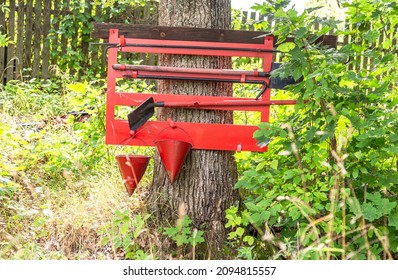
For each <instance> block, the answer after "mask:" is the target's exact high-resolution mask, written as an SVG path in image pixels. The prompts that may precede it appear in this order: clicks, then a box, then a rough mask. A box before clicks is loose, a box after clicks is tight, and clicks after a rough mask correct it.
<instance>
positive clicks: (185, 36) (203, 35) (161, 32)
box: [91, 23, 337, 47]
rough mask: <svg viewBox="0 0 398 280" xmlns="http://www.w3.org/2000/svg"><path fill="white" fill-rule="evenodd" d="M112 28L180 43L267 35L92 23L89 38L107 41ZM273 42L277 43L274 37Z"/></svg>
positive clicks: (327, 40) (330, 42) (328, 39)
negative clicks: (179, 41)
mask: <svg viewBox="0 0 398 280" xmlns="http://www.w3.org/2000/svg"><path fill="white" fill-rule="evenodd" d="M112 28H115V29H119V34H120V35H124V36H125V37H135V38H141V39H163V40H182V41H208V42H230V43H249V44H263V43H264V39H263V37H264V36H265V35H267V33H266V32H261V31H242V30H225V29H206V28H187V27H168V26H152V25H134V24H115V23H94V31H93V32H92V33H91V37H93V38H102V39H107V38H108V35H109V29H112ZM293 40H294V38H291V37H289V38H287V40H286V41H287V42H291V41H293ZM274 41H275V42H277V37H276V36H275V40H274ZM316 43H321V44H322V45H325V46H331V47H336V46H337V37H336V36H332V35H324V36H322V37H320V38H319V39H318V40H317V41H316Z"/></svg>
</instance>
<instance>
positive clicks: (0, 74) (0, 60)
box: [0, 10, 6, 83]
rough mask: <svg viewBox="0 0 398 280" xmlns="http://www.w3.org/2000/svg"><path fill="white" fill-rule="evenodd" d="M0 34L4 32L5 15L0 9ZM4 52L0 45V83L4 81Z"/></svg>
mask: <svg viewBox="0 0 398 280" xmlns="http://www.w3.org/2000/svg"><path fill="white" fill-rule="evenodd" d="M0 34H6V15H5V12H3V11H2V10H0ZM5 60H6V52H5V48H4V47H0V78H1V80H0V83H4V68H5Z"/></svg>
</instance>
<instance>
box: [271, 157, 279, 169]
mask: <svg viewBox="0 0 398 280" xmlns="http://www.w3.org/2000/svg"><path fill="white" fill-rule="evenodd" d="M278 163H279V162H278V160H277V159H274V160H273V161H271V164H270V167H271V168H272V169H275V170H276V169H278Z"/></svg>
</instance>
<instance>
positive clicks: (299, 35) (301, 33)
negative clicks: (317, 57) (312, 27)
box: [295, 27, 308, 40]
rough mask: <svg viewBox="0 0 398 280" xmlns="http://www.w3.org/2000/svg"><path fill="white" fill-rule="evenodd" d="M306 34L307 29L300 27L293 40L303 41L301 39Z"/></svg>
mask: <svg viewBox="0 0 398 280" xmlns="http://www.w3.org/2000/svg"><path fill="white" fill-rule="evenodd" d="M307 32H308V29H307V28H305V27H300V28H299V30H297V33H296V38H295V39H296V40H301V39H303V38H304V37H305V36H306V34H307Z"/></svg>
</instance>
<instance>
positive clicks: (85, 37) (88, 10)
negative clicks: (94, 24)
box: [79, 0, 93, 76]
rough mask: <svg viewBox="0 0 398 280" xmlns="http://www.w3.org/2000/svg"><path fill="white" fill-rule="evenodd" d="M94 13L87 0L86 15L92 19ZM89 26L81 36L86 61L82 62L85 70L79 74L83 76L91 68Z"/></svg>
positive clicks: (89, 1) (83, 30)
mask: <svg viewBox="0 0 398 280" xmlns="http://www.w3.org/2000/svg"><path fill="white" fill-rule="evenodd" d="M92 12H93V5H92V2H91V0H85V4H84V14H85V15H86V16H87V15H89V16H90V17H91V14H92ZM85 24H88V22H85ZM88 29H89V28H88V26H84V27H83V29H82V31H81V32H82V35H81V47H82V54H83V57H84V60H83V62H82V64H83V65H82V66H83V68H82V69H80V71H79V74H80V75H81V76H82V75H83V73H84V71H85V70H86V69H87V67H88V66H89V43H90V32H87V31H86V30H88Z"/></svg>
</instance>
